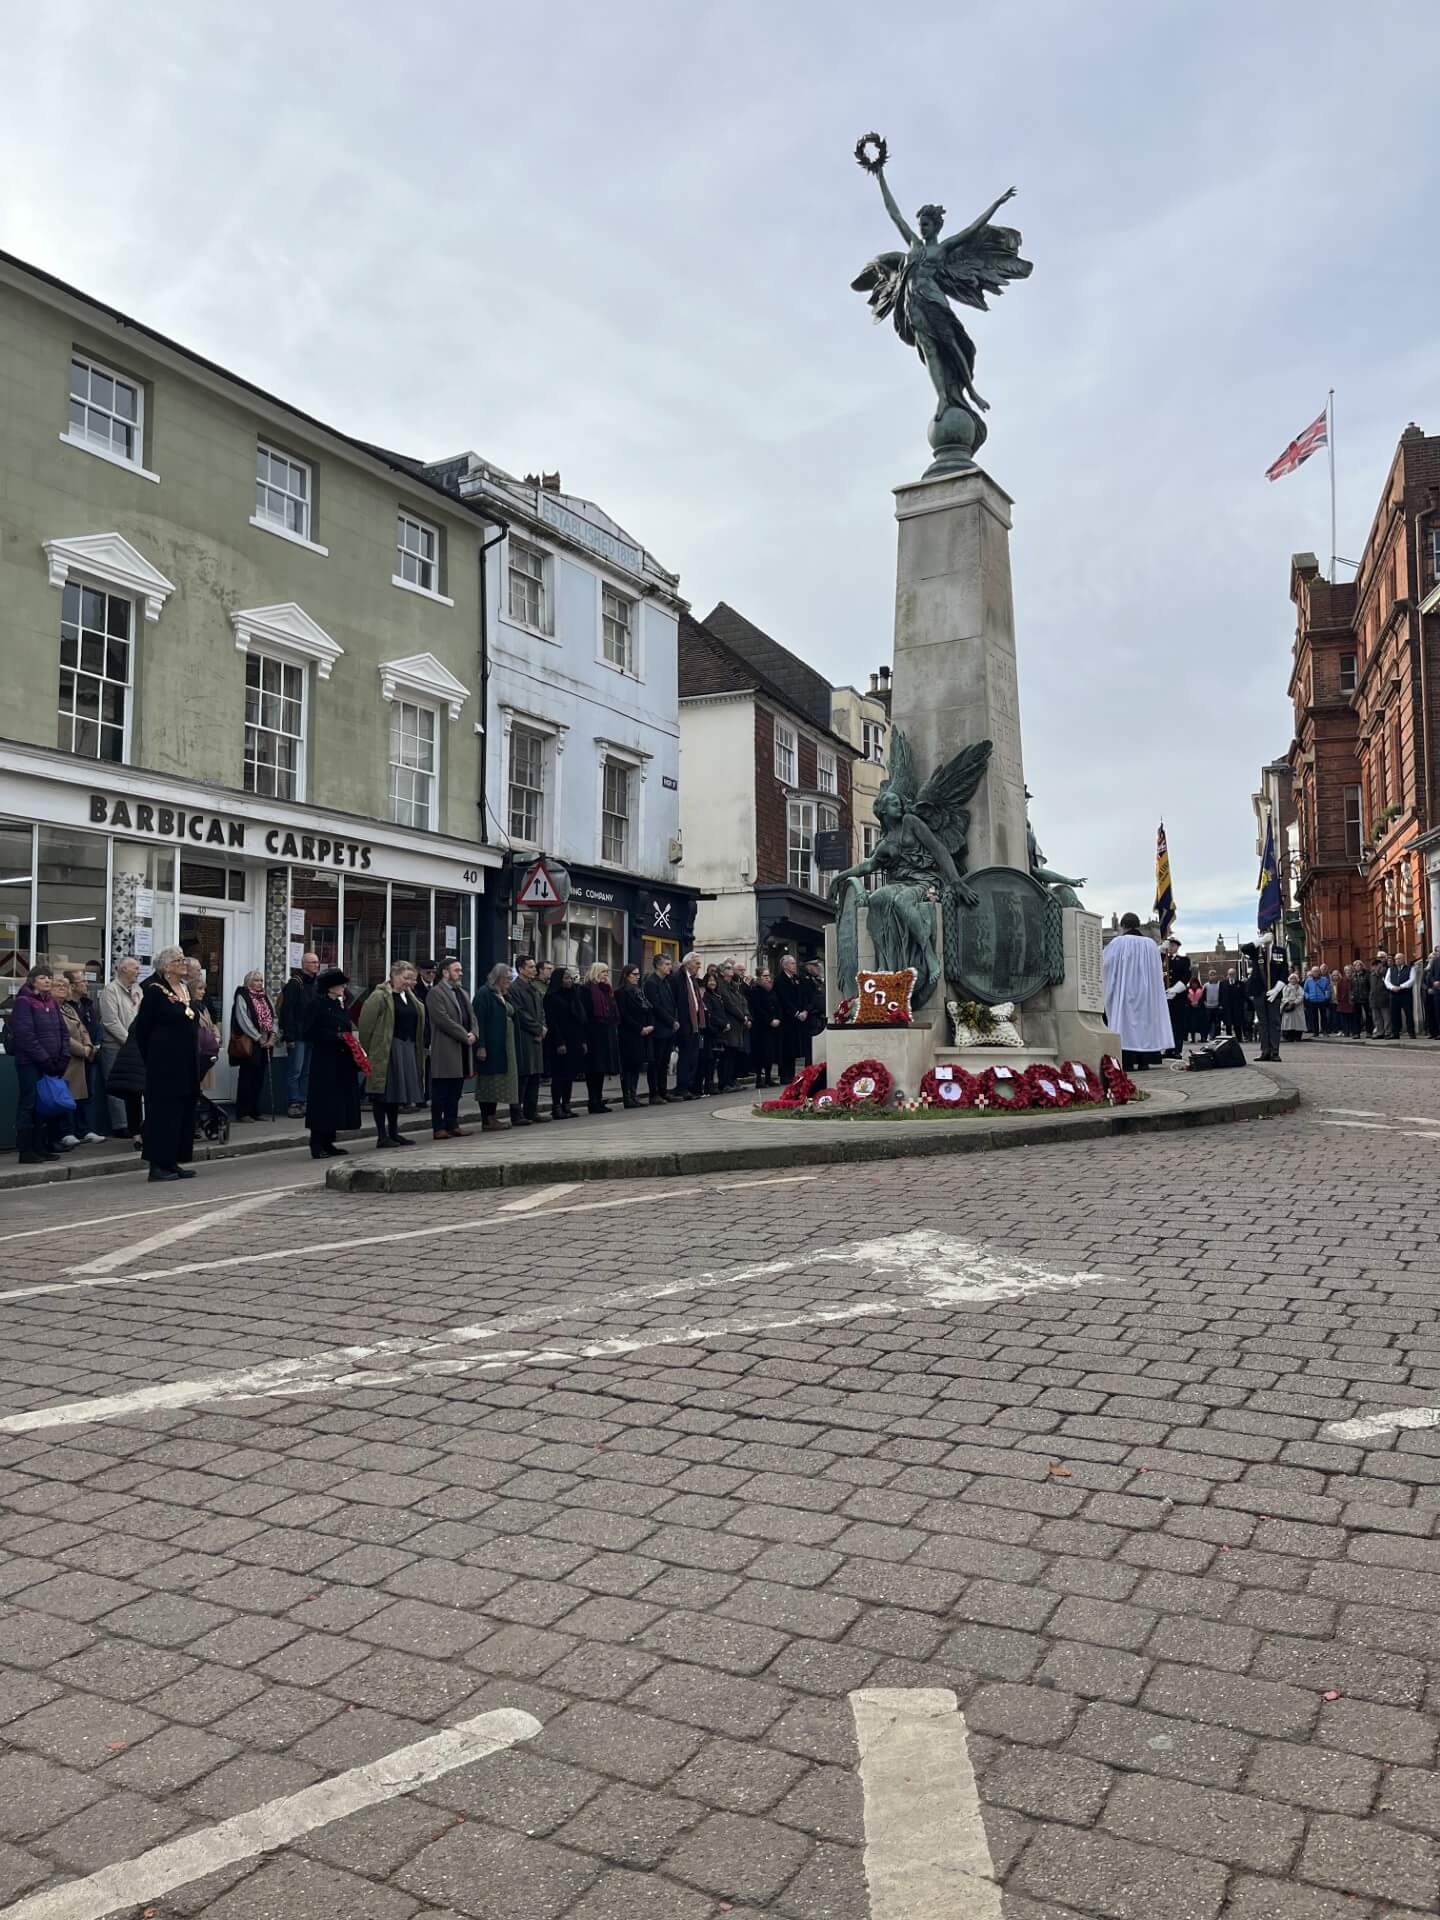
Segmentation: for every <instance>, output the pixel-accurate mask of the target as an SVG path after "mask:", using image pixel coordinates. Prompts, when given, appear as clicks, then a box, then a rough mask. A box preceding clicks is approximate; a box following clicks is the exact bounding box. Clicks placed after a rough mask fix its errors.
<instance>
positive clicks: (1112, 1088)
mask: <svg viewBox="0 0 1440 1920" xmlns="http://www.w3.org/2000/svg"><path fill="white" fill-rule="evenodd" d="M1100 1078H1101V1079H1102V1080H1103V1081H1104V1083H1105V1098H1106V1099H1107V1100H1108V1101H1109V1102H1110V1105H1111V1106H1112V1107H1123V1106H1126V1105H1128V1104H1129V1102H1130V1101H1132V1100H1133V1099H1134V1098H1135V1082H1134V1081H1133V1080H1132V1079H1131V1078H1130V1076H1129V1074H1128V1073H1126V1071H1125V1069H1124V1068H1123V1067H1122V1066H1121V1064H1120V1062H1119V1061H1118V1060H1117V1059H1116V1058H1115V1056H1114V1054H1113V1053H1107V1054H1106V1055H1105V1058H1104V1059H1103V1060H1102V1061H1101V1062H1100Z"/></svg>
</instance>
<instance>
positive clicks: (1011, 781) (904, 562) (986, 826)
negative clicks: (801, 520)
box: [891, 467, 1029, 871]
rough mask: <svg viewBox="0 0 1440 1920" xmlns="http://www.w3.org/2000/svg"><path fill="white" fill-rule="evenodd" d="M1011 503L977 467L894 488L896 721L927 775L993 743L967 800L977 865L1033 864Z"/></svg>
mask: <svg viewBox="0 0 1440 1920" xmlns="http://www.w3.org/2000/svg"><path fill="white" fill-rule="evenodd" d="M1010 507H1011V500H1010V496H1009V495H1008V494H1007V493H1005V492H1004V490H1003V489H1002V488H1000V487H997V486H996V484H995V482H994V481H993V480H992V479H991V478H990V476H989V475H988V474H987V473H984V472H982V471H981V469H980V468H979V467H972V468H970V469H969V470H968V471H966V472H963V473H956V474H945V475H942V476H937V477H936V478H935V479H932V480H915V481H911V482H909V483H908V484H907V485H905V486H902V487H896V489H895V517H896V519H897V520H898V522H899V525H900V541H899V556H898V559H897V562H896V572H895V678H894V689H893V696H892V701H891V716H892V719H893V721H894V724H895V725H896V726H897V727H903V728H904V730H905V732H906V733H907V734H908V735H909V736H910V744H911V746H912V748H913V749H914V753H915V764H916V765H917V766H918V767H919V768H920V769H921V770H922V776H923V775H924V774H928V773H929V771H930V770H931V769H932V768H934V767H938V766H940V765H941V764H942V763H943V762H944V761H946V760H948V759H949V758H950V756H951V755H952V754H953V753H954V752H955V751H956V748H957V747H958V746H960V745H962V744H964V743H965V742H967V741H971V740H992V741H993V742H994V743H995V751H994V753H993V754H992V756H991V760H990V768H989V772H988V774H987V775H986V778H985V779H984V780H983V781H982V782H981V783H980V788H979V790H978V792H977V793H976V794H975V796H974V798H973V799H972V801H971V802H970V849H969V856H968V865H969V866H970V868H971V869H972V870H973V869H974V868H977V867H1020V868H1023V869H1026V870H1027V871H1028V867H1029V855H1028V851H1027V847H1026V840H1025V767H1024V762H1023V758H1022V755H1021V748H1020V691H1019V683H1018V680H1017V676H1016V671H1015V611H1014V604H1013V601H1012V598H1011V591H1010Z"/></svg>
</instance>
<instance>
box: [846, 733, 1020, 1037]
mask: <svg viewBox="0 0 1440 1920" xmlns="http://www.w3.org/2000/svg"><path fill="white" fill-rule="evenodd" d="M990 752H991V743H990V741H988V740H978V741H976V743H975V744H974V745H973V746H969V747H965V748H963V749H962V750H961V751H960V752H959V753H957V754H956V755H955V757H954V758H953V759H951V760H947V761H946V762H945V764H944V765H943V766H940V767H937V768H936V769H935V771H934V773H932V774H931V776H930V778H929V779H928V780H927V781H926V782H925V784H924V786H923V787H922V786H921V785H920V782H919V779H918V777H917V775H916V772H915V760H914V756H913V755H912V753H911V751H910V741H909V738H908V736H907V735H906V734H905V732H904V730H903V729H902V728H900V727H895V728H894V729H893V730H892V732H891V735H890V768H889V773H888V774H887V776H886V779H885V781H884V783H883V785H882V786H881V788H880V791H879V793H877V794H876V796H875V818H876V819H877V820H878V821H879V823H880V841H879V844H878V845H877V847H876V848H875V851H874V852H873V853H872V854H871V855H870V856H869V857H868V859H865V860H862V861H860V862H859V864H858V865H856V866H853V867H848V868H847V869H846V870H845V872H844V873H841V874H837V875H836V877H835V879H834V880H833V881H832V882H831V886H830V893H831V897H832V899H834V900H836V901H837V903H838V904H839V908H840V927H839V963H840V965H839V971H840V977H841V980H842V982H845V981H849V982H851V983H853V981H854V977H855V974H856V971H857V969H858V967H859V961H860V950H859V916H860V912H861V910H862V907H863V910H864V912H865V914H866V922H867V925H868V926H869V929H870V937H871V939H872V940H873V941H874V943H875V965H876V967H877V968H880V969H882V970H883V971H885V972H887V973H897V972H899V971H900V970H901V969H902V968H904V967H914V969H915V975H916V979H915V991H914V994H913V995H912V1005H914V1006H917V1007H923V1006H924V1004H925V1002H926V1001H927V1000H928V999H929V997H930V995H931V994H932V993H933V992H934V990H935V987H936V985H937V983H938V981H939V978H940V960H939V955H938V954H937V952H936V950H935V903H936V902H937V901H938V902H939V903H940V905H941V907H942V909H943V910H944V914H945V919H946V921H947V922H948V921H950V920H952V919H953V917H954V914H955V912H956V910H957V909H958V908H959V907H962V906H965V907H973V906H974V905H975V904H976V899H975V894H974V893H973V892H972V891H971V889H970V888H969V887H967V886H966V884H965V881H964V878H963V875H964V872H965V860H966V855H967V853H968V851H969V834H970V809H969V806H968V805H967V804H966V803H967V802H968V801H969V799H970V797H971V795H972V794H973V793H974V792H975V789H976V788H977V787H978V786H979V784H980V782H981V780H982V779H984V777H985V769H986V768H987V767H988V766H989V764H990ZM872 874H878V875H879V876H880V881H881V884H880V885H879V886H878V887H875V888H874V889H873V890H871V891H868V892H867V891H866V888H865V885H864V882H865V881H866V880H867V879H869V877H870V876H871V875H872Z"/></svg>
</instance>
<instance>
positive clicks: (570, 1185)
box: [500, 1180, 580, 1213]
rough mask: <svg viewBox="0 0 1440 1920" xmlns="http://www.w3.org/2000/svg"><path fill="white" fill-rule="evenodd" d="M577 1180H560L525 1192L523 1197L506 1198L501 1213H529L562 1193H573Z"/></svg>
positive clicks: (546, 1204)
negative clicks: (551, 1185) (516, 1198)
mask: <svg viewBox="0 0 1440 1920" xmlns="http://www.w3.org/2000/svg"><path fill="white" fill-rule="evenodd" d="M579 1184H580V1182H579V1181H578V1180H561V1181H558V1182H557V1183H556V1184H555V1185H554V1186H553V1187H537V1188H536V1189H535V1191H534V1192H533V1193H527V1194H526V1195H525V1196H524V1198H523V1199H520V1200H507V1201H506V1202H505V1204H504V1206H503V1207H501V1208H500V1212H501V1213H531V1212H533V1211H534V1209H535V1208H536V1207H545V1206H548V1205H549V1204H550V1202H551V1201H552V1200H558V1199H559V1198H560V1196H561V1194H562V1193H574V1191H575V1189H576V1188H577V1187H578V1186H579Z"/></svg>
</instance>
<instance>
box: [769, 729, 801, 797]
mask: <svg viewBox="0 0 1440 1920" xmlns="http://www.w3.org/2000/svg"><path fill="white" fill-rule="evenodd" d="M787 758H788V764H787ZM799 777H800V736H799V734H798V733H797V732H796V731H795V729H794V727H792V726H791V725H790V722H789V721H788V720H782V719H781V718H780V716H779V714H778V713H777V714H776V715H775V778H776V779H777V780H778V781H779V782H780V784H781V785H782V786H785V787H793V786H794V785H795V783H796V781H797V780H798V779H799Z"/></svg>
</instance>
